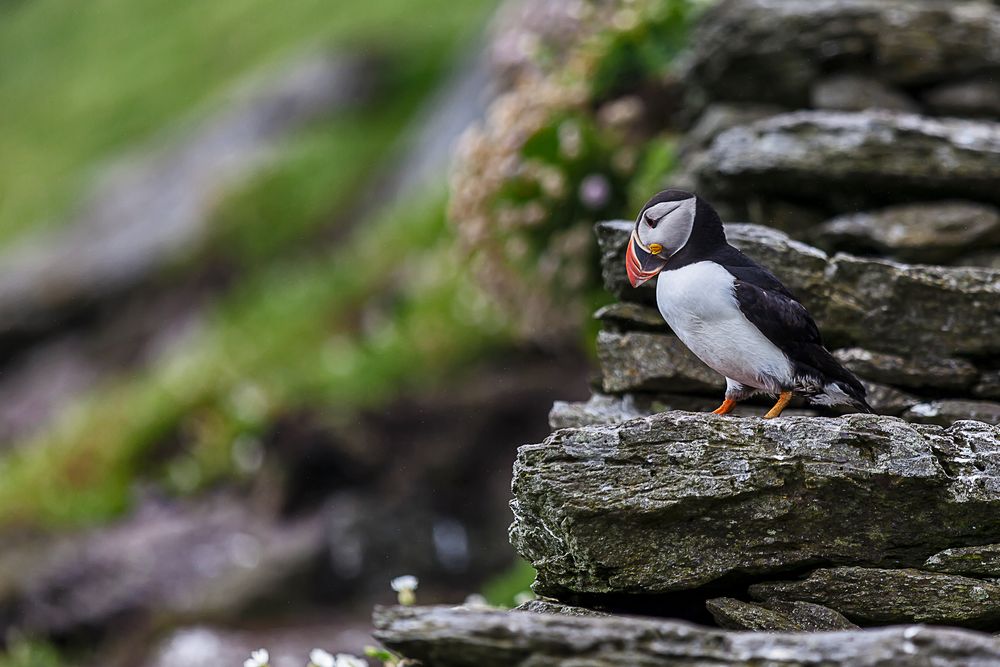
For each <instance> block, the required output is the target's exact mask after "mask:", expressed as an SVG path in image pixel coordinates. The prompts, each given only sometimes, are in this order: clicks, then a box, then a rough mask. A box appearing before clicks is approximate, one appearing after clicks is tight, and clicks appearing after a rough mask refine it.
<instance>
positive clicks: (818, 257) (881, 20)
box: [552, 0, 1000, 426]
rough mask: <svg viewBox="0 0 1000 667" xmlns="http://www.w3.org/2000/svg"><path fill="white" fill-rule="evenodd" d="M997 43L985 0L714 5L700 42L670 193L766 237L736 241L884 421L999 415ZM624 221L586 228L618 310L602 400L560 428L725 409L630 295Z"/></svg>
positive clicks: (998, 33)
mask: <svg viewBox="0 0 1000 667" xmlns="http://www.w3.org/2000/svg"><path fill="white" fill-rule="evenodd" d="M998 44H1000V7H998V6H997V5H996V4H993V3H987V2H938V1H935V0H921V1H919V2H913V1H911V0H788V1H785V2H773V1H772V0H723V1H722V2H719V3H717V4H716V5H715V6H714V7H712V8H711V9H710V10H708V11H707V12H706V14H705V16H704V17H703V20H702V21H701V23H700V25H699V27H698V29H697V30H696V37H695V40H694V45H693V47H692V54H691V57H690V59H689V62H688V65H687V89H688V97H689V101H688V105H689V113H690V114H691V117H692V129H691V131H690V132H689V133H688V135H687V137H686V139H685V142H684V146H683V148H682V153H681V154H682V164H681V170H680V171H681V173H680V174H679V175H677V176H675V179H676V181H675V184H677V185H680V186H682V187H689V188H692V189H694V190H695V191H696V192H698V193H699V194H700V195H702V196H704V197H706V198H707V199H708V200H709V201H711V202H712V203H713V204H715V205H716V207H717V208H719V209H720V211H721V212H722V213H723V215H724V217H725V218H726V219H727V220H741V219H748V218H749V219H750V220H752V221H753V222H754V223H757V224H759V225H761V226H759V227H754V226H751V225H745V224H730V225H728V226H727V234H728V236H729V238H730V241H731V242H732V243H733V244H734V245H736V246H738V247H740V248H741V249H742V250H744V251H745V252H746V253H747V254H748V255H750V256H751V257H753V258H754V259H756V260H758V261H759V262H761V263H762V264H764V265H765V266H767V267H768V268H770V269H771V270H772V271H773V272H774V273H776V274H777V275H778V277H779V278H781V279H782V280H783V281H784V282H785V283H786V284H787V285H788V286H789V287H790V288H791V289H792V291H793V292H794V293H795V294H796V295H797V296H798V297H799V298H800V299H801V300H802V301H803V302H804V303H805V304H806V306H807V307H808V308H809V309H810V311H811V312H812V313H813V315H814V316H815V317H816V319H817V321H818V323H819V325H820V329H821V331H822V332H823V334H824V337H825V342H826V344H827V346H828V347H829V348H830V349H831V350H832V351H834V353H835V355H836V356H837V357H838V358H839V359H840V360H841V362H842V363H844V365H845V366H847V367H848V368H850V369H851V370H852V371H854V372H855V373H856V374H857V375H858V376H859V377H861V379H862V380H863V381H864V383H865V384H866V386H867V387H868V390H869V394H870V396H871V401H870V402H871V403H872V405H873V406H874V407H875V409H876V410H877V411H878V412H879V413H880V414H887V415H895V416H901V417H903V418H905V419H907V420H909V421H914V422H923V423H935V424H940V425H948V424H951V423H952V422H954V421H956V420H959V419H976V420H980V421H985V422H989V423H1000V188H998V187H997V184H998V183H1000V122H996V121H997V120H998V119H1000V107H992V106H990V104H991V103H990V102H989V101H990V100H991V99H993V97H995V96H996V95H1000V48H998V46H997V45H998ZM972 91H975V92H972ZM957 115H964V116H967V117H965V118H959V117H956V116H957ZM630 224H631V223H627V222H621V223H616V222H609V223H604V224H601V225H598V230H597V234H598V238H599V241H600V244H601V249H602V263H603V272H604V280H605V284H606V286H607V287H608V289H609V290H610V291H611V292H612V293H613V294H614V295H615V296H617V297H618V298H619V299H620V300H621V303H617V304H613V305H611V306H609V307H606V308H604V309H602V310H601V311H599V313H598V317H599V318H600V319H601V320H602V321H603V323H604V330H603V331H602V332H601V334H600V336H599V338H598V356H599V358H600V361H601V370H602V379H601V388H602V390H603V393H604V394H605V395H604V396H599V397H596V398H595V399H593V400H592V401H591V402H590V403H589V404H584V405H579V404H578V405H565V404H559V405H557V406H556V408H555V410H554V411H553V414H552V423H553V425H554V426H562V425H567V426H568V425H573V424H579V423H584V422H587V421H589V420H598V421H609V420H613V419H615V418H619V417H625V416H636V415H642V414H650V413H651V412H652V411H655V410H657V409H663V408H666V407H673V408H683V409H699V410H705V409H711V408H713V407H715V404H717V403H715V404H713V401H718V399H719V398H721V393H722V391H721V390H722V387H723V383H722V381H721V379H720V378H718V377H717V376H716V375H715V374H713V373H712V372H711V371H709V370H708V369H707V368H705V367H704V366H703V365H702V364H701V363H700V362H699V361H698V360H697V359H695V358H694V357H693V356H692V355H691V354H690V353H689V352H688V351H687V350H686V349H685V348H684V346H683V345H681V344H680V343H679V341H678V340H677V339H676V338H674V337H672V336H671V335H670V332H669V331H668V330H667V329H666V327H665V325H663V324H662V322H660V321H659V319H658V314H657V313H656V311H655V308H654V307H653V306H655V302H654V300H653V288H652V285H650V286H648V287H646V288H644V289H641V290H637V291H633V290H631V289H630V288H629V287H628V284H627V283H626V281H625V276H624V270H623V268H622V265H623V259H622V256H623V253H624V247H625V243H626V239H627V234H628V228H629V226H630ZM769 228H770V229H769ZM775 230H779V231H780V232H783V233H779V231H775ZM734 344H738V341H735V342H734ZM710 399H711V400H710ZM763 407H764V406H763V405H761V406H758V408H763ZM799 407H800V408H803V407H806V406H801V405H800V406H799ZM616 411H617V415H615V414H614V413H615V412H616ZM750 411H751V412H752V411H753V410H752V409H750Z"/></svg>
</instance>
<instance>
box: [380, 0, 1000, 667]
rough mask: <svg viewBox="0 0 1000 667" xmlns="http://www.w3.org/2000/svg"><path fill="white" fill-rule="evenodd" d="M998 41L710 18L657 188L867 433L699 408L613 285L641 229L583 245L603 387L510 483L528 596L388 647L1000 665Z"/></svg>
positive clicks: (735, 1) (757, 15) (961, 32)
mask: <svg viewBox="0 0 1000 667" xmlns="http://www.w3.org/2000/svg"><path fill="white" fill-rule="evenodd" d="M998 37H1000V10H998V7H997V6H996V5H995V4H992V3H984V2H933V1H927V2H916V1H903V0H888V1H886V0H809V1H806V0H802V1H798V0H788V1H785V2H774V1H773V0H726V1H723V2H720V3H718V4H717V5H716V6H714V7H713V8H712V9H711V10H709V11H708V12H707V13H706V14H705V15H704V17H703V19H702V21H701V25H700V27H699V29H698V31H697V33H696V36H695V43H694V45H693V47H692V53H691V56H690V58H689V62H688V65H687V82H686V86H687V97H688V114H689V120H690V123H691V130H690V131H689V133H688V134H687V137H686V140H685V148H684V150H683V152H682V162H681V167H680V174H679V175H678V176H677V177H676V178H677V180H676V182H673V183H671V185H679V186H681V187H685V186H686V187H688V188H692V189H694V190H695V191H697V192H698V193H699V194H700V195H702V196H705V197H706V198H707V199H708V200H709V201H711V202H713V203H715V204H718V208H719V209H720V210H721V211H722V212H723V213H724V217H726V218H727V219H728V220H731V221H740V220H746V219H749V220H750V221H751V223H752V224H746V223H741V222H734V223H732V224H727V226H726V231H727V235H728V237H729V239H730V241H731V242H732V243H733V244H734V245H736V246H738V247H739V248H740V249H742V250H743V251H744V252H746V253H747V254H748V255H750V256H751V257H753V258H754V259H756V260H758V261H759V262H761V263H762V264H764V265H765V266H767V267H769V268H770V269H772V270H773V271H774V272H775V273H776V274H777V275H778V276H779V277H780V278H781V279H782V280H783V281H784V282H785V283H786V284H787V285H788V286H789V288H791V289H792V291H793V292H794V293H796V294H797V295H798V296H799V297H800V298H801V300H802V301H803V303H805V304H806V305H807V307H808V308H809V309H810V311H811V312H812V313H813V314H814V315H815V317H816V319H817V321H818V323H819V326H820V329H821V331H822V332H823V334H824V337H825V341H826V343H827V345H828V346H829V347H830V349H831V350H832V351H833V352H834V354H835V355H836V356H837V358H838V359H840V360H841V361H842V362H843V363H844V364H845V365H846V366H847V367H849V368H850V369H852V370H853V371H855V372H856V373H857V374H858V375H859V376H860V377H861V378H862V380H863V382H864V383H865V385H866V387H867V388H868V391H869V397H870V402H871V403H872V405H873V406H874V407H875V409H876V411H877V412H878V413H879V414H876V415H839V416H838V415H837V414H835V413H830V412H822V413H821V412H820V411H818V410H817V409H815V408H813V407H810V406H807V405H805V404H798V405H796V406H794V409H790V410H788V411H786V412H785V413H784V414H783V415H782V417H780V418H778V419H774V420H767V421H765V420H761V419H757V418H756V417H754V416H752V415H754V414H759V413H760V412H762V411H763V410H764V409H765V408H766V405H765V404H763V403H761V404H758V405H754V404H752V403H751V404H750V405H741V407H740V408H738V409H737V412H736V413H735V414H734V415H730V416H725V417H723V416H718V415H713V414H708V413H706V412H705V411H706V410H710V409H711V408H713V407H715V405H717V404H718V402H719V401H720V400H721V398H722V391H723V388H724V382H723V380H722V378H720V377H719V376H718V375H717V374H715V373H714V372H712V371H711V370H709V369H708V368H707V367H705V366H704V365H703V364H702V363H701V362H700V361H699V360H697V359H696V358H695V357H693V355H692V354H691V353H690V352H689V351H688V350H687V349H686V348H685V347H684V346H683V345H682V344H681V343H680V341H679V340H678V339H677V338H676V337H675V336H673V334H672V333H671V332H670V330H669V328H668V327H667V326H666V324H664V322H663V320H662V318H661V317H660V316H659V313H658V312H656V309H655V306H654V302H653V294H654V292H653V288H652V287H651V286H649V285H646V286H644V287H642V288H640V289H637V290H633V289H631V287H629V285H628V284H627V282H626V279H625V272H624V268H623V256H624V249H625V244H626V242H627V238H628V235H629V232H630V229H631V226H632V223H631V222H630V221H609V222H605V223H601V224H599V225H598V226H597V230H596V231H597V239H598V242H599V245H600V250H601V257H602V271H603V277H604V282H605V286H606V287H607V289H608V291H609V292H610V293H611V294H613V295H614V296H615V297H617V299H618V301H617V302H615V303H613V304H611V305H608V306H606V307H604V308H602V309H601V310H599V311H598V312H597V314H596V317H597V318H598V319H599V320H600V321H601V325H602V330H601V332H600V333H599V334H598V338H597V352H598V359H599V363H600V371H601V372H600V377H599V379H598V380H597V391H596V393H595V394H594V395H593V397H592V398H591V399H590V400H589V401H588V402H585V403H556V405H555V406H554V407H553V410H552V413H551V423H552V426H553V428H554V429H556V430H555V431H554V433H553V434H552V435H551V436H550V437H549V438H548V439H546V440H545V441H544V442H542V443H539V444H532V445H525V446H523V447H521V448H520V450H519V453H518V459H517V462H516V463H515V466H514V479H513V486H512V490H513V496H514V497H513V500H512V502H511V508H512V510H513V514H514V523H513V525H512V526H511V529H510V538H511V543H512V544H513V545H514V547H515V548H516V549H517V550H518V552H519V553H520V554H521V555H522V556H523V557H524V558H525V559H527V560H528V561H530V562H531V563H532V565H533V566H534V567H535V569H536V572H537V578H536V581H535V584H534V589H535V591H536V593H538V594H539V595H540V596H542V597H543V599H542V600H539V601H535V602H532V603H529V604H528V605H524V606H523V607H522V609H520V610H516V611H511V612H506V611H501V610H494V609H485V608H479V607H459V608H452V609H443V608H434V607H429V608H418V609H404V608H392V609H380V610H378V611H377V612H376V618H375V622H376V626H377V636H378V637H379V638H380V639H381V640H382V641H383V642H384V643H385V644H386V645H388V646H390V647H391V648H393V649H396V650H398V651H400V652H402V653H403V654H404V655H405V656H407V657H409V658H414V659H418V660H420V661H422V662H423V663H425V664H427V665H446V666H450V665H492V664H497V665H500V664H502V665H524V666H526V667H527V666H529V665H531V666H535V665H563V666H566V667H568V666H570V665H584V664H585V665H620V664H630V665H687V664H691V665H696V664H697V665H703V664H713V665H758V664H767V665H875V664H878V665H889V664H891V665H927V664H936V665H992V664H1000V639H997V638H996V637H993V636H990V635H989V634H986V633H997V632H998V631H1000V586H998V581H1000V519H998V518H997V517H998V516H1000V513H998V510H1000V467H998V462H1000V426H998V425H997V424H1000V334H998V333H997V332H998V331H1000V270H998V269H997V268H996V267H997V266H998V265H1000V262H998V258H1000V235H998V229H1000V217H998V212H997V206H998V205H1000V195H998V193H997V190H996V187H995V184H996V183H998V182H1000V180H998V179H1000V124H998V123H996V122H995V121H994V120H991V119H996V118H997V117H998V115H1000V108H998V107H996V106H991V105H992V104H994V102H995V101H996V100H995V98H996V96H997V91H998V90H1000V89H998V88H997V86H998V84H997V81H1000V79H998V78H997V76H996V75H997V73H998V71H1000V50H998V49H997V46H996V45H997V44H1000V39H998ZM955 115H964V116H967V117H966V118H956V117H954V116H955ZM664 185H667V184H664ZM914 262H923V263H914ZM930 262H934V263H935V264H931V263H930ZM991 267H994V268H991ZM636 615H642V616H645V617H646V618H636V617H635V616H636ZM922 623H927V624H933V625H935V626H954V627H934V628H929V627H925V626H923V625H911V624H922ZM892 624H905V625H903V626H902V627H891V628H879V629H876V630H868V631H865V632H860V631H858V628H862V627H864V628H873V627H876V626H886V625H892ZM699 626H709V627H699ZM712 626H714V627H712ZM959 628H961V629H959ZM736 631H752V632H736Z"/></svg>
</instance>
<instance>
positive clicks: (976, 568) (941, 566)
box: [923, 544, 1000, 577]
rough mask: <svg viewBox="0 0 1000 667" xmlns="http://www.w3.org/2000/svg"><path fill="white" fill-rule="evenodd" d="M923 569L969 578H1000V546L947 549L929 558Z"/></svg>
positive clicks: (987, 545) (989, 545)
mask: <svg viewBox="0 0 1000 667" xmlns="http://www.w3.org/2000/svg"><path fill="white" fill-rule="evenodd" d="M923 569H925V570H932V571H934V572H946V573H948V574H961V575H965V576H969V577H1000V544H984V545H982V546H977V547H957V548H955V549H945V550H944V551H942V552H940V553H936V554H934V555H933V556H931V557H930V558H928V559H927V560H926V561H925V562H924V564H923Z"/></svg>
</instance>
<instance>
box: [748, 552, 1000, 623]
mask: <svg viewBox="0 0 1000 667" xmlns="http://www.w3.org/2000/svg"><path fill="white" fill-rule="evenodd" d="M750 594H751V595H752V596H753V597H755V598H758V599H761V600H786V601H788V600H801V601H805V602H813V603H816V604H821V605H825V606H828V607H832V608H834V609H836V610H837V611H839V612H841V613H842V614H844V615H845V616H847V617H848V618H851V619H852V620H856V621H860V622H863V623H912V622H917V623H938V624H944V625H959V626H964V627H976V628H979V627H991V626H995V625H997V624H998V623H1000V585H997V584H994V583H990V582H987V581H982V580H980V579H971V578H969V577H961V576H956V575H951V574H941V573H939V572H924V571H922V570H915V569H912V568H903V569H879V568H866V567H837V568H827V569H820V570H815V571H813V572H812V573H810V574H809V576H808V577H807V578H806V579H804V580H802V581H779V582H768V583H761V584H754V585H752V586H751V587H750Z"/></svg>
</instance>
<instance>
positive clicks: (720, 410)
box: [712, 398, 736, 415]
mask: <svg viewBox="0 0 1000 667" xmlns="http://www.w3.org/2000/svg"><path fill="white" fill-rule="evenodd" d="M735 407H736V401H734V400H733V399H731V398H727V399H726V400H724V401H723V402H722V405H720V406H719V407H717V408H716V409H714V410H712V414H713V415H728V414H729V413H730V412H732V411H733V408H735Z"/></svg>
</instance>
